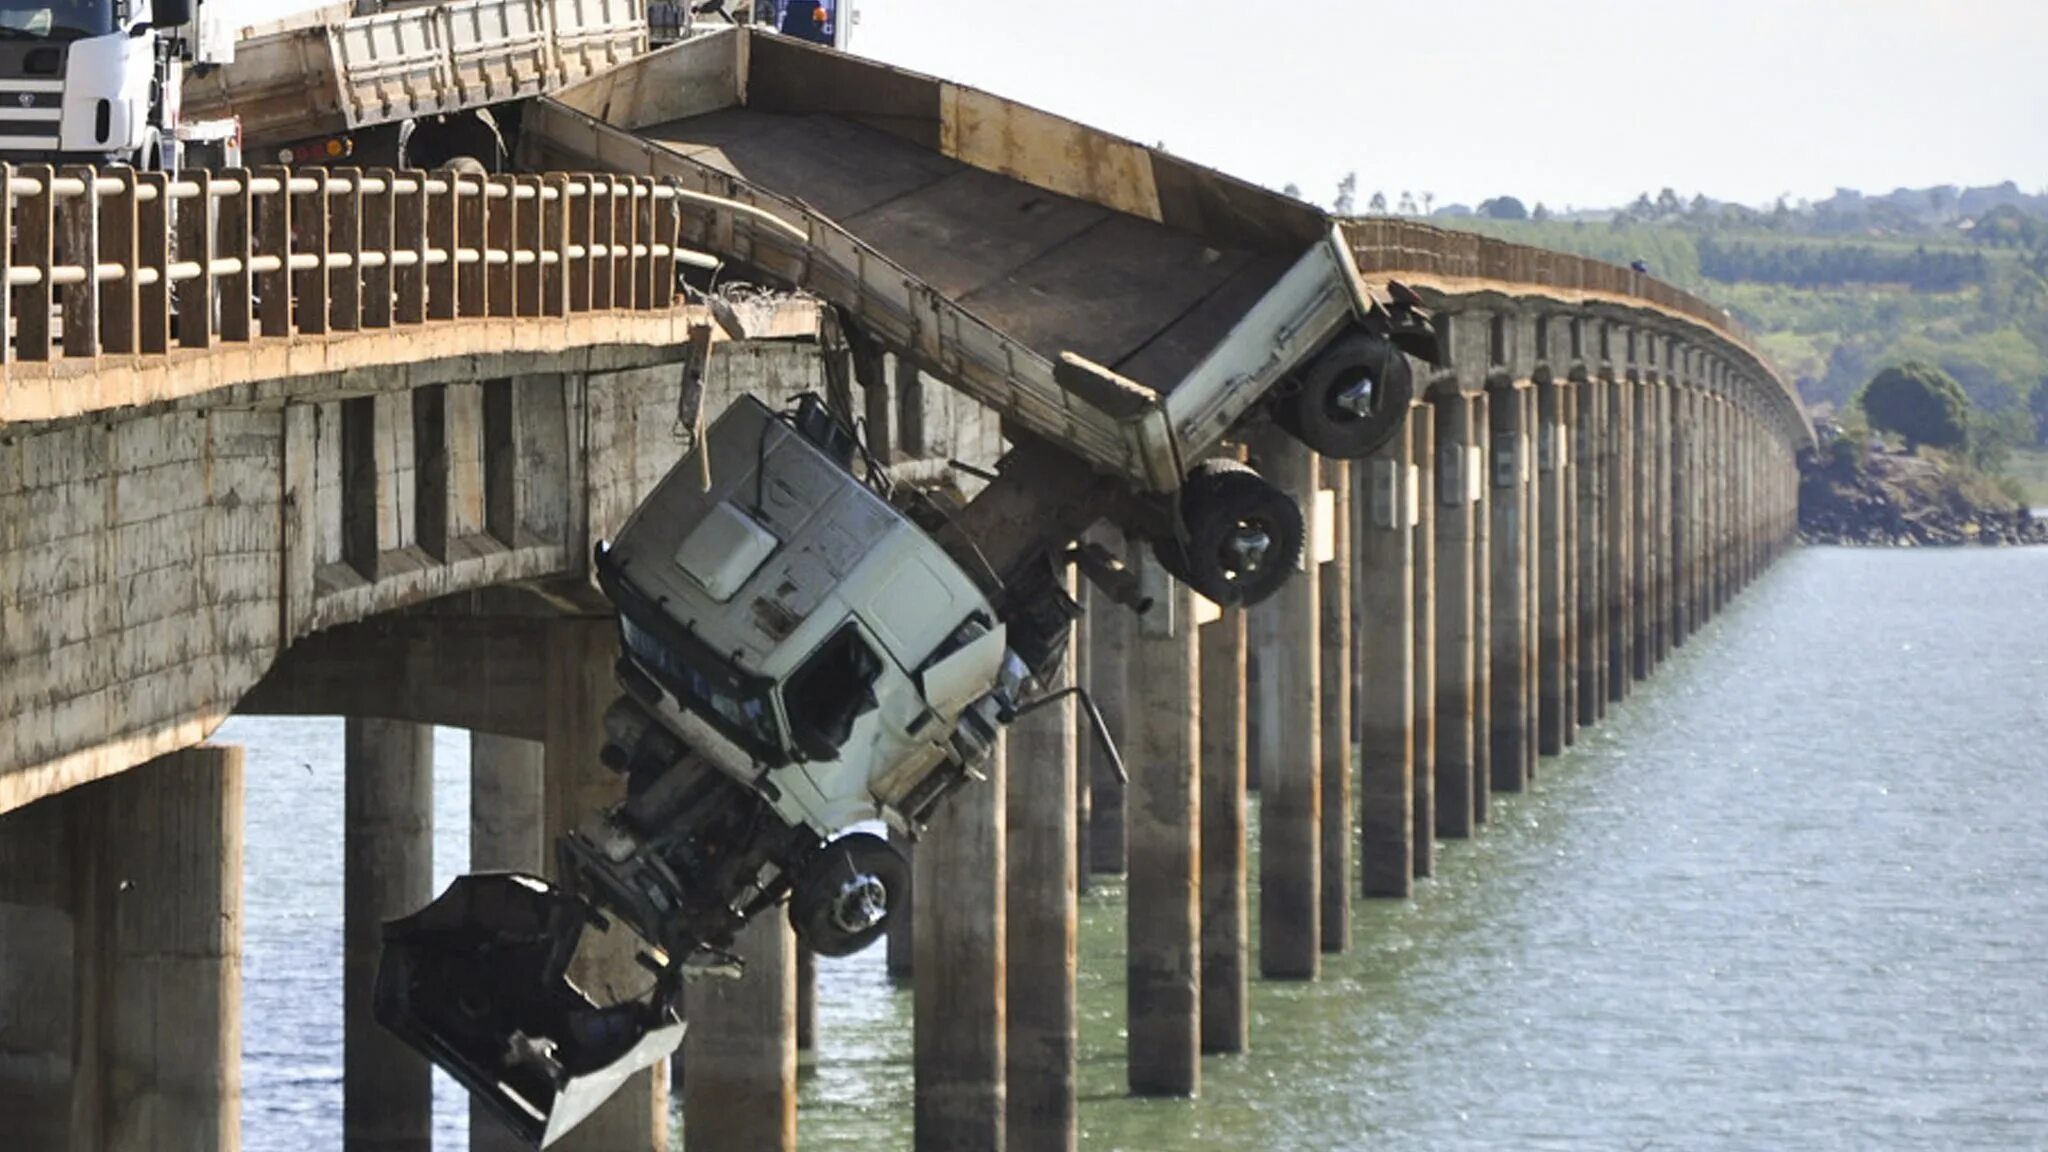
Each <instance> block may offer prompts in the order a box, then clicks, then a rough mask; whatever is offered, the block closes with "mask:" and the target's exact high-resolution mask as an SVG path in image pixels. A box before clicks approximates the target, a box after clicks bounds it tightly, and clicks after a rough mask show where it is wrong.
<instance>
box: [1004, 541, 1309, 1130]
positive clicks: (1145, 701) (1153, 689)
mask: <svg viewBox="0 0 2048 1152" xmlns="http://www.w3.org/2000/svg"><path fill="white" fill-rule="evenodd" d="M1139 563H1140V564H1141V565H1142V567H1141V568H1140V570H1139V577H1140V579H1141V580H1143V581H1144V583H1145V587H1146V590H1147V593H1148V594H1149V595H1150V596H1151V598H1152V609H1151V610H1150V611H1148V612H1146V613H1145V614H1144V615H1143V616H1140V617H1138V628H1137V635H1136V636H1135V637H1134V639H1133V643H1132V659H1131V680H1132V682H1133V683H1134V684H1141V685H1143V686H1144V688H1143V695H1142V697H1141V698H1140V699H1138V700H1136V701H1134V703H1135V704H1136V705H1137V706H1136V707H1134V708H1133V709H1132V710H1131V713H1130V733H1131V744H1130V753H1129V765H1130V772H1131V788H1130V827H1131V869H1130V881H1129V891H1130V897H1129V899H1128V900H1127V901H1126V902H1125V915H1126V916H1127V918H1128V927H1127V940H1128V946H1127V949H1126V952H1125V976H1126V984H1125V1001H1124V1005H1125V1020H1126V1038H1127V1046H1126V1073H1127V1075H1128V1078H1129V1084H1130V1089H1131V1094H1132V1095H1134V1096H1193V1095H1195V1094H1196V1093H1197V1092H1198V1091H1199V1090H1200V1088H1201V1084H1202V1043H1201V1041H1202V1024H1201V986H1202V971H1201V914H1200V902H1201V867H1202V864H1201V856H1202V847H1201V839H1200V832H1201V806H1202V796H1201V771H1200V766H1199V765H1198V764H1197V763H1196V760H1197V757H1198V755H1199V750H1200V747H1201V670H1200V668H1199V667H1198V664H1199V648H1198V646H1197V637H1196V632H1197V627H1196V623H1195V600H1194V595H1193V594H1192V593H1190V592H1189V591H1188V590H1187V588H1186V587H1185V586H1184V585H1181V584H1179V583H1177V582H1176V581H1174V580H1173V579H1172V578H1171V577H1169V576H1167V574H1166V573H1165V571H1164V570H1162V569H1161V568H1160V566H1159V564H1158V563H1157V562H1156V561H1154V560H1153V559H1152V556H1151V555H1150V553H1147V554H1146V555H1145V556H1143V557H1142V558H1141V559H1140V561H1139ZM1311 563H1313V560H1311ZM1269 795H1270V794H1269ZM1014 1105H1015V1101H1014V1100H1013V1101H1012V1106H1013V1107H1014Z"/></svg>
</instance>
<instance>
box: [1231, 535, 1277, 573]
mask: <svg viewBox="0 0 2048 1152" xmlns="http://www.w3.org/2000/svg"><path fill="white" fill-rule="evenodd" d="M1272 547H1273V537H1272V536H1271V535H1269V534H1268V533H1267V532H1266V530H1265V528H1264V527H1263V526H1261V525H1258V524H1239V525H1238V526H1237V530H1236V531H1234V532H1232V533H1231V534H1230V537H1229V538H1228V539H1226V540H1225V541H1224V542H1223V561H1224V564H1225V566H1226V567H1228V568H1230V569H1231V570H1232V571H1235V572H1239V573H1245V572H1253V571H1256V570H1257V569H1258V568H1259V566H1260V565H1261V564H1263V563H1265V560H1266V553H1267V552H1268V551H1269V550H1271V549H1272Z"/></svg>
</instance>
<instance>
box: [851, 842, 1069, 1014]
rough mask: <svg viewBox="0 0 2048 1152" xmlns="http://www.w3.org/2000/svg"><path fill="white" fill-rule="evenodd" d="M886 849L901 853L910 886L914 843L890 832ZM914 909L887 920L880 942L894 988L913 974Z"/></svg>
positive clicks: (908, 907) (913, 906)
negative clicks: (908, 866)
mask: <svg viewBox="0 0 2048 1152" xmlns="http://www.w3.org/2000/svg"><path fill="white" fill-rule="evenodd" d="M889 846H890V847H891V848H894V849H896V851H898V852H901V853H902V854H903V858H904V859H905V860H908V861H910V865H911V868H910V871H911V875H912V877H913V879H912V881H911V883H912V885H913V886H914V885H915V884H916V880H915V879H914V877H915V876H916V874H917V841H915V840H912V839H911V838H910V837H908V836H906V835H904V834H903V833H901V832H898V831H896V830H895V829H893V828H891V829H890V830H889ZM1084 871H1085V869H1084ZM916 905H917V902H916V901H915V900H912V901H911V902H910V904H909V905H906V906H905V907H903V908H901V909H899V910H898V912H897V914H896V915H894V916H891V917H889V926H888V929H887V932H888V934H887V935H886V936H885V937H884V938H883V940H882V948H883V961H882V963H883V966H884V967H885V968H887V969H888V972H889V979H891V980H893V981H895V982H896V983H898V984H904V983H908V982H909V981H910V979H911V977H912V974H913V973H915V972H916V971H917V945H916V938H917V937H916V929H915V928H914V927H913V926H912V925H913V924H914V922H915V921H916V919H917V908H916Z"/></svg>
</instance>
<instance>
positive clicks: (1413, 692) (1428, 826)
mask: <svg viewBox="0 0 2048 1152" xmlns="http://www.w3.org/2000/svg"><path fill="white" fill-rule="evenodd" d="M1408 431H1409V439H1410V444H1411V448H1410V452H1411V453H1412V455H1411V458H1410V462H1409V463H1410V466H1409V468H1408V477H1409V482H1410V483H1411V484H1412V485H1413V486H1414V489H1415V491H1414V493H1413V494H1412V495H1411V496H1410V497H1409V498H1408V507H1409V510H1410V511H1411V512H1412V513H1413V516H1412V524H1411V526H1410V528H1411V531H1412V533H1413V535H1414V538H1415V543H1414V545H1413V546H1412V557H1411V560H1410V563H1411V565H1412V568H1413V572H1414V577H1415V601H1414V603H1413V605H1411V607H1410V614H1411V616H1412V617H1413V619H1414V621H1415V650H1414V653H1413V655H1414V659H1415V675H1414V683H1413V686H1412V687H1411V688H1410V689H1409V696H1410V700H1411V701H1412V702H1413V704H1414V706H1415V727H1414V728H1413V730H1412V731H1411V732H1410V734H1409V740H1408V744H1409V748H1410V756H1411V757H1412V758H1413V762H1412V764H1411V765H1410V768H1411V770H1412V771H1413V773H1414V776H1415V783H1414V786H1413V792H1414V795H1413V799H1412V800H1411V802H1410V805H1411V815H1412V816H1413V819H1414V825H1415V831H1414V837H1415V874H1416V875H1417V876H1429V875H1432V874H1433V873H1435V871H1436V409H1435V408H1433V407H1431V406H1430V405H1429V404H1427V403H1421V404H1417V405H1415V406H1414V408H1412V409H1411V410H1410V411H1409V413H1408Z"/></svg>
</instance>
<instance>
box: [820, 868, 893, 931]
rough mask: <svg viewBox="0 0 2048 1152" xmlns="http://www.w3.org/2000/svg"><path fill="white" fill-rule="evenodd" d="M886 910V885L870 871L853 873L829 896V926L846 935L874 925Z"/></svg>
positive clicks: (887, 909)
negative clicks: (835, 892) (830, 899)
mask: <svg viewBox="0 0 2048 1152" xmlns="http://www.w3.org/2000/svg"><path fill="white" fill-rule="evenodd" d="M888 914H889V889H888V887H887V886H886V885H884V884H883V883H882V878H881V877H879V876H876V875H873V874H871V873H867V872H860V873H856V874H854V876H853V877H852V878H851V879H849V880H847V881H846V883H844V884H841V885H840V886H839V891H838V893H837V894H836V895H834V896H833V898H832V926H833V927H834V928H837V929H839V930H840V931H841V932H844V933H846V934H847V935H849V936H851V935H858V934H859V933H862V932H865V931H867V930H868V929H870V928H873V927H874V926H875V925H877V924H880V923H881V922H882V919H883V918H884V917H886V916H887V915H888Z"/></svg>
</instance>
